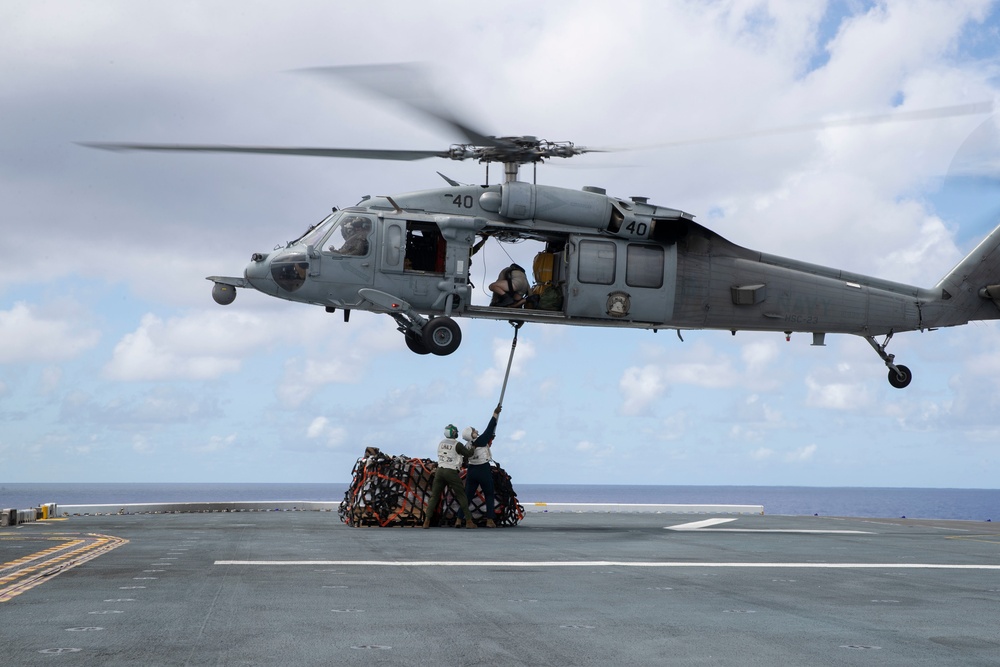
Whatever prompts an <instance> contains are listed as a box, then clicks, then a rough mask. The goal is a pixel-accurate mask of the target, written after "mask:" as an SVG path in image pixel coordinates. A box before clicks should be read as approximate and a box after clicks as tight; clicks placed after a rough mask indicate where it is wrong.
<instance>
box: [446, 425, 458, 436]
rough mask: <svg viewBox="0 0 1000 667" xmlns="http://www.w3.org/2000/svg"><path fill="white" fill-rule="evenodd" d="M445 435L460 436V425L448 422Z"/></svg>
mask: <svg viewBox="0 0 1000 667" xmlns="http://www.w3.org/2000/svg"><path fill="white" fill-rule="evenodd" d="M444 437H446V438H452V439H454V438H457V437H458V427H457V426H455V425H454V424H448V425H447V426H445V427H444Z"/></svg>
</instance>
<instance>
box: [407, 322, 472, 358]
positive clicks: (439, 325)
mask: <svg viewBox="0 0 1000 667" xmlns="http://www.w3.org/2000/svg"><path fill="white" fill-rule="evenodd" d="M421 342H422V343H423V344H424V346H425V347H426V348H427V349H428V351H430V352H431V353H432V354H436V355H438V356H439V357H444V356H447V355H449V354H451V353H452V352H454V351H455V350H457V349H458V346H459V345H460V344H461V342H462V330H461V329H460V328H459V326H458V323H457V322H455V320H453V319H451V318H450V317H435V318H434V319H432V320H431V321H430V322H428V323H427V324H426V325H425V326H424V331H423V335H422V336H421ZM407 345H409V341H407ZM410 349H413V348H410Z"/></svg>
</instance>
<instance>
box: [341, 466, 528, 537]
mask: <svg viewBox="0 0 1000 667" xmlns="http://www.w3.org/2000/svg"><path fill="white" fill-rule="evenodd" d="M436 469H437V463H435V462H433V461H431V460H430V459H411V458H408V457H406V456H388V455H386V454H383V453H382V452H381V451H379V450H378V449H376V448H375V447H369V448H368V449H366V450H365V456H364V458H360V459H358V462H357V463H355V464H354V470H353V471H352V474H353V476H354V480H353V481H352V482H351V486H350V488H348V489H347V493H345V494H344V500H343V501H342V502H341V503H340V509H339V510H338V512H339V514H340V520H341V521H343V522H344V523H346V524H347V525H349V526H383V527H385V526H420V525H421V524H423V522H424V516H425V510H426V508H427V503H428V502H429V501H430V493H431V484H432V483H433V482H434V471H435V470H436ZM491 470H492V472H493V491H494V506H495V507H494V517H493V521H494V522H495V523H496V524H497V526H516V525H517V522H518V521H520V520H521V519H523V518H524V507H522V506H521V504H520V503H518V502H517V494H515V493H514V487H513V486H512V485H511V482H510V475H508V474H507V472H506V471H505V470H504V469H503V468H501V467H500V466H499V465H497V464H495V463H494V464H493V465H492V466H491ZM465 474H466V471H465V470H462V471H461V473H460V477H461V479H462V483H463V484H464V483H465ZM469 505H470V506H471V511H472V520H473V521H474V522H475V523H476V524H477V525H479V526H484V525H486V519H487V516H486V499H485V498H484V497H483V491H482V489H479V490H478V491H477V492H476V494H475V495H474V496H473V497H471V498H469ZM458 517H459V512H458V501H457V500H455V498H454V496H452V493H451V490H450V489H448V488H447V487H445V489H444V492H443V493H442V494H441V500H440V502H439V503H438V507H437V510H436V511H435V512H434V517H432V518H431V523H432V524H433V523H434V522H435V520H436V521H437V523H439V524H450V523H453V522H454V521H455V519H457V518H458Z"/></svg>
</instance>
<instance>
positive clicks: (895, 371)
mask: <svg viewBox="0 0 1000 667" xmlns="http://www.w3.org/2000/svg"><path fill="white" fill-rule="evenodd" d="M865 340H866V341H868V344H869V345H871V346H872V347H873V348H874V349H875V352H876V353H877V354H878V356H880V357H881V358H882V361H884V362H885V366H886V368H888V369H889V384H891V385H892V386H893V387H895V388H896V389H903V388H904V387H906V386H907V385H908V384H910V381H911V380H912V379H913V373H911V372H910V369H909V368H907V367H906V366H904V365H902V364H895V363H893V360H894V359H895V358H896V355H894V354H887V353H886V351H885V346H886V345H888V344H889V341H890V340H892V332H891V331H890V332H889V333H888V334H887V335H886V337H885V341H883V342H882V343H881V344H880V343H878V342H877V341H876V340H875V338H874V336H865Z"/></svg>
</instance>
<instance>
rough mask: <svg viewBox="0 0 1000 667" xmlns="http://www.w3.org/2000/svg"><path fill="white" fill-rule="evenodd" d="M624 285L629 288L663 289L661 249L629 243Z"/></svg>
mask: <svg viewBox="0 0 1000 667" xmlns="http://www.w3.org/2000/svg"><path fill="white" fill-rule="evenodd" d="M625 256H626V262H625V284H626V285H628V286H629V287H651V288H654V289H658V288H660V287H663V248H662V247H660V246H655V245H640V244H638V243H630V244H629V245H628V250H627V251H626V255H625Z"/></svg>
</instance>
